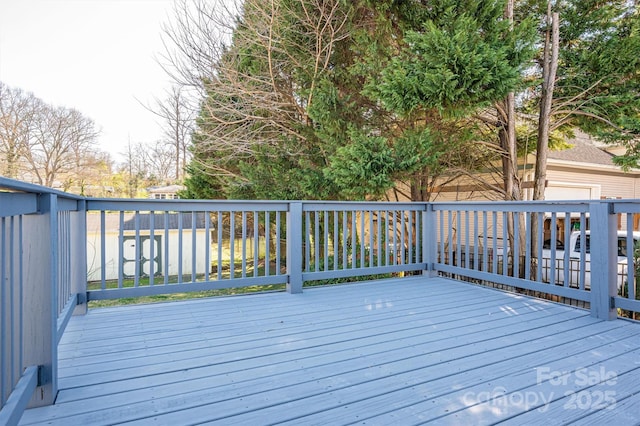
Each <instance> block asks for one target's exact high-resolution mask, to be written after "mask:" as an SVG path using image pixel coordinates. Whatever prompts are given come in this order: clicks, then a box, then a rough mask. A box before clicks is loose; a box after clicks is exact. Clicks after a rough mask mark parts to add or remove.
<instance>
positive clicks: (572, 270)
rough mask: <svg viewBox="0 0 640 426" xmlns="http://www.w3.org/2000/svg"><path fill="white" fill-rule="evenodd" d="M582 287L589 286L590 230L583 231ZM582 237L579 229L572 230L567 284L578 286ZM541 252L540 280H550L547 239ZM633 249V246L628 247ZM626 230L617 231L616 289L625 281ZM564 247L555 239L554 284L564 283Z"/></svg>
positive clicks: (637, 234)
mask: <svg viewBox="0 0 640 426" xmlns="http://www.w3.org/2000/svg"><path fill="white" fill-rule="evenodd" d="M584 237H585V238H584V240H585V241H584V245H585V247H584V253H585V259H584V261H585V262H584V288H585V289H589V288H590V287H591V240H590V232H589V231H585V235H584ZM633 240H634V245H635V244H636V243H637V242H638V241H640V232H634V233H633ZM582 244H583V242H582V238H581V234H580V231H574V232H572V233H571V238H570V245H569V286H571V287H574V288H578V285H579V282H580V281H579V280H580V275H581V274H580V263H581V262H580V257H581V253H580V252H581V248H582ZM543 248H544V249H543V252H542V262H541V263H540V265H541V267H542V271H541V272H542V280H543V281H545V282H550V281H551V279H550V276H551V274H552V272H551V269H552V268H551V252H552V248H551V244H549V241H545V244H544V246H543ZM630 249H631V250H633V247H631V248H630ZM627 250H628V247H627V232H625V231H618V273H617V285H618V291H620V290H621V289H622V287H623V285H624V283H625V282H626V281H627V259H628V258H627V253H628V251H627ZM564 269H565V247H564V242H563V241H560V240H558V241H556V248H555V272H554V274H553V275H554V277H555V280H554V282H555V283H556V284H561V285H564V282H565V272H564Z"/></svg>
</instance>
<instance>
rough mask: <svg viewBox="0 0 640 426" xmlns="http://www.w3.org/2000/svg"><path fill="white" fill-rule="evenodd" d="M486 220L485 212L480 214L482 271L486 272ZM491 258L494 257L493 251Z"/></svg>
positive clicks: (487, 260) (487, 258) (487, 248)
mask: <svg viewBox="0 0 640 426" xmlns="http://www.w3.org/2000/svg"><path fill="white" fill-rule="evenodd" d="M487 222H488V219H487V212H486V210H485V211H483V212H482V270H483V271H484V272H487V270H488V269H489V247H488V246H487V241H488V235H487V232H488V223H487ZM493 256H494V257H495V251H494V252H493Z"/></svg>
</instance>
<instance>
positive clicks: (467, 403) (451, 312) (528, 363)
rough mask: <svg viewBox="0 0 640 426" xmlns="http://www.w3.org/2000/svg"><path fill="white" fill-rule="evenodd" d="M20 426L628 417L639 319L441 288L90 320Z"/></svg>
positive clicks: (410, 281)
mask: <svg viewBox="0 0 640 426" xmlns="http://www.w3.org/2000/svg"><path fill="white" fill-rule="evenodd" d="M59 356H60V372H59V377H60V382H59V384H60V392H59V394H58V397H57V401H56V404H55V405H53V406H49V407H44V408H38V409H31V410H27V412H25V414H24V416H23V418H22V424H54V425H58V424H59V425H65V426H68V425H100V424H118V423H128V424H166V425H186V424H200V423H217V422H219V423H220V424H242V425H252V424H255V425H263V424H276V423H277V424H283V423H285V424H287V423H288V424H318V425H327V424H351V423H358V424H380V425H389V424H394V425H395V424H402V425H404V424H419V423H427V422H434V423H436V424H456V425H457V424H464V425H470V424H474V425H476V424H493V423H497V422H501V421H504V422H505V423H506V424H536V423H538V424H545V425H552V424H563V423H571V422H576V423H577V424H594V425H603V424H615V425H617V426H621V425H627V424H638V422H640V324H636V323H632V322H629V321H624V320H615V321H611V322H603V321H599V320H595V319H593V318H591V317H590V316H589V312H588V311H584V310H580V309H576V308H571V307H567V306H563V305H559V304H555V303H550V302H545V301H542V300H537V299H532V298H528V297H524V296H519V295H514V294H508V293H504V292H500V291H497V290H491V289H485V288H481V287H477V286H473V285H470V284H465V283H460V282H456V281H451V280H447V279H442V278H422V277H418V278H405V279H398V280H391V281H384V282H372V283H363V284H353V285H345V286H335V287H325V288H315V289H305V291H304V293H302V294H295V295H292V294H287V293H269V294H260V295H251V296H239V297H228V298H216V299H200V300H194V301H187V302H173V303H161V304H155V305H138V306H129V307H119V308H105V309H95V310H92V311H90V312H89V314H87V315H86V316H83V317H74V318H72V321H71V322H70V324H69V326H68V328H67V330H66V332H65V334H64V336H63V339H62V341H61V343H60V347H59Z"/></svg>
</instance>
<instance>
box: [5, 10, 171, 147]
mask: <svg viewBox="0 0 640 426" xmlns="http://www.w3.org/2000/svg"><path fill="white" fill-rule="evenodd" d="M172 5H173V0H0V81H2V82H3V83H5V84H7V85H9V86H11V87H16V88H20V89H23V90H25V91H27V92H33V94H34V95H35V96H37V97H39V98H41V99H42V100H44V101H45V102H47V103H50V104H53V105H56V106H65V107H69V108H75V109H77V110H79V111H80V112H81V113H82V114H83V115H85V116H87V117H90V118H91V119H93V120H94V122H95V123H96V127H97V128H98V129H100V130H101V135H100V136H99V143H100V147H101V149H102V150H104V151H107V152H109V153H111V154H112V156H113V158H114V159H121V158H119V157H118V155H117V154H118V153H121V152H124V151H125V147H126V145H127V142H128V140H129V138H130V140H131V142H132V143H137V142H144V143H150V142H153V141H155V140H158V139H160V138H161V133H162V130H161V129H160V126H161V124H162V123H161V121H160V120H159V119H158V118H157V117H155V116H154V115H153V113H151V112H149V111H147V110H146V109H145V108H144V107H143V106H142V105H141V104H140V102H142V103H144V104H146V105H153V104H154V102H155V101H154V98H159V99H162V98H164V97H165V90H167V89H168V88H169V87H170V85H171V83H170V79H169V78H168V76H167V75H166V73H165V72H164V71H163V70H162V68H161V67H160V65H159V64H158V62H157V59H156V58H158V57H159V56H160V55H161V54H162V53H163V52H164V48H163V45H162V41H161V37H160V36H161V34H162V29H161V25H162V24H163V23H165V22H168V20H169V19H170V16H171V11H172ZM136 99H138V100H139V101H140V102H138V100H136Z"/></svg>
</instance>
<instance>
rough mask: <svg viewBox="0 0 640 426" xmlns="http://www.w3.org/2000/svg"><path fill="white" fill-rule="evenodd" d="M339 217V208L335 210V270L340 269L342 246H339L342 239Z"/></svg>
mask: <svg viewBox="0 0 640 426" xmlns="http://www.w3.org/2000/svg"><path fill="white" fill-rule="evenodd" d="M339 218H340V214H339V213H338V211H337V210H334V211H333V270H334V271H337V270H338V263H339V261H340V246H339V241H340V234H339V231H338V230H339V229H340V227H339V225H340V222H339Z"/></svg>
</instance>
